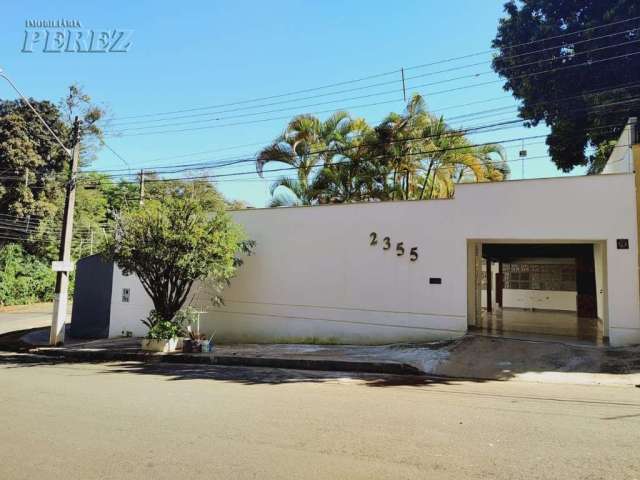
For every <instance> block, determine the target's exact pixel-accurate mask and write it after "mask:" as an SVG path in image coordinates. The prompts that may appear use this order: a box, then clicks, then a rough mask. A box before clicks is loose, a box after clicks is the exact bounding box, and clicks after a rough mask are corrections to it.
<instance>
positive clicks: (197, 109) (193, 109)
mask: <svg viewBox="0 0 640 480" xmlns="http://www.w3.org/2000/svg"><path fill="white" fill-rule="evenodd" d="M638 19H640V16H636V17H631V18H627V19H623V20H618V21H615V22H609V23H607V24H603V25H598V26H594V27H588V28H584V29H579V30H575V31H573V32H567V33H564V34H559V35H554V36H551V37H547V38H542V39H536V40H531V41H528V42H523V43H519V44H515V45H510V46H506V47H503V48H508V49H513V48H519V47H522V46H528V45H533V44H537V43H541V42H546V41H549V40H555V39H558V38H566V37H570V36H572V35H577V34H579V33H586V32H592V31H595V30H600V29H602V28H609V27H612V26H614V25H620V24H623V23H628V22H632V21H635V20H638ZM494 50H495V49H490V50H484V51H481V52H475V53H470V54H466V55H462V56H459V57H450V58H446V59H443V60H439V61H434V62H429V63H424V64H420V65H414V66H410V67H406V68H404V70H405V71H408V70H415V69H421V68H425V67H429V66H434V65H440V64H444V63H449V62H453V61H457V60H463V59H466V58H471V57H474V56H479V55H486V54H489V53H491V52H493V51H494ZM399 72H400V69H395V70H392V71H388V72H383V73H378V74H375V75H369V76H366V77H361V78H358V79H353V80H346V81H342V82H337V83H332V84H327V85H323V86H319V87H313V88H306V89H303V90H296V91H291V92H285V93H281V94H277V95H270V96H265V97H257V98H252V99H248V100H241V101H236V102H230V103H222V104H217V105H208V106H203V107H194V108H189V109H181V110H173V111H165V112H155V113H147V114H137V115H128V116H122V117H119V118H120V119H128V118H143V117H149V116H158V115H171V114H175V113H185V112H194V111H200V110H206V109H211V108H221V107H227V106H234V105H243V104H247V103H254V102H257V101H262V100H271V99H275V98H282V97H287V96H292V95H297V94H301V93H308V92H312V91H317V90H323V89H326V88H332V87H335V86H341V85H348V84H352V83H358V82H361V81H365V80H370V79H374V78H380V77H383V76H388V75H393V74H398V73H399ZM399 81H400V79H398V80H395V81H394V82H399Z"/></svg>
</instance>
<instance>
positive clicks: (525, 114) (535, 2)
mask: <svg viewBox="0 0 640 480" xmlns="http://www.w3.org/2000/svg"><path fill="white" fill-rule="evenodd" d="M505 12H506V16H505V18H503V19H501V20H500V23H499V25H498V32H497V35H496V37H495V39H494V40H493V47H495V48H497V49H498V50H499V53H498V55H497V56H496V57H495V58H494V60H493V68H494V70H495V71H496V72H497V73H498V74H500V75H501V76H502V77H504V78H505V79H506V80H507V81H506V83H505V85H504V88H505V90H508V91H511V92H512V93H513V95H514V97H515V98H517V99H519V100H521V101H522V103H521V106H520V108H519V111H520V116H521V117H522V118H523V119H524V120H526V121H527V123H526V124H527V125H528V126H535V125H538V124H539V123H540V122H544V123H545V124H546V125H548V126H549V127H550V128H551V134H550V135H549V137H548V139H547V145H548V146H549V152H550V154H551V156H552V158H553V161H554V162H555V164H556V165H557V166H558V168H559V169H560V170H562V171H564V172H568V171H571V170H572V169H573V168H574V167H575V166H578V165H588V166H590V171H591V172H596V171H598V169H599V168H601V166H602V164H603V162H602V157H603V156H605V157H606V153H607V152H606V150H604V151H603V148H604V149H608V151H609V152H610V149H611V145H610V144H609V142H610V141H611V140H616V139H617V138H618V136H619V135H620V132H621V131H622V129H623V128H624V126H625V124H626V123H627V119H628V118H629V117H631V116H637V115H638V114H639V113H640V103H638V100H637V98H636V97H637V95H638V92H639V91H640V85H638V83H639V82H640V55H633V56H626V57H625V56H624V55H625V54H630V53H637V52H638V45H639V43H638V41H639V40H640V29H639V22H638V21H637V20H635V21H630V22H622V23H616V24H615V25H609V26H608V24H611V23H614V22H619V21H621V20H625V19H629V18H632V17H637V16H639V15H640V3H639V2H638V1H637V0H616V1H606V0H587V1H584V0H583V1H577V0H522V1H515V0H511V1H509V2H507V3H506V4H505ZM594 27H602V28H594ZM629 30H630V31H629ZM566 34H572V35H566ZM560 35H561V37H559V38H558V36H560ZM554 37H556V38H554ZM545 39H549V40H545ZM538 40H543V41H541V42H538ZM531 42H535V43H531ZM517 45H520V46H517ZM613 57H617V58H613ZM538 72H545V73H538ZM587 147H595V153H593V154H587V153H586V152H588V151H589V150H588V149H587Z"/></svg>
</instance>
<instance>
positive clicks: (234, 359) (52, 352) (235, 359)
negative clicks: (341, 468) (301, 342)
mask: <svg viewBox="0 0 640 480" xmlns="http://www.w3.org/2000/svg"><path fill="white" fill-rule="evenodd" d="M29 353H30V354H33V355H38V356H46V357H50V358H52V359H57V360H64V361H68V362H96V363H100V362H111V361H137V362H147V363H160V362H162V363H181V364H192V365H193V364H198V365H225V366H238V367H239V366H242V367H268V368H286V369H292V370H320V371H333V372H358V373H379V374H389V375H424V372H422V371H421V370H419V369H417V368H415V367H413V366H411V365H408V364H406V363H397V362H359V361H347V360H314V359H303V358H277V357H243V356H236V355H233V356H231V355H222V356H218V355H202V354H200V355H198V354H195V355H194V354H188V353H180V354H175V353H146V352H112V351H102V350H98V351H87V350H72V349H70V350H62V349H54V348H32V349H30V350H29Z"/></svg>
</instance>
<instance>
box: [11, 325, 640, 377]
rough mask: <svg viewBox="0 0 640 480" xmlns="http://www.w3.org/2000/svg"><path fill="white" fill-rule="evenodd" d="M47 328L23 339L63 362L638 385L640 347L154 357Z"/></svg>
mask: <svg viewBox="0 0 640 480" xmlns="http://www.w3.org/2000/svg"><path fill="white" fill-rule="evenodd" d="M47 341H48V329H41V330H35V331H31V332H29V333H27V334H25V335H24V336H22V338H21V342H22V344H23V345H29V346H31V348H27V349H24V350H28V352H29V353H31V354H37V355H45V356H49V357H54V358H58V359H61V360H65V361H118V360H120V361H146V362H171V363H196V364H197V363H200V364H218V365H245V366H259V367H276V368H292V369H304V370H328V371H347V372H368V373H385V374H410V375H416V374H419V375H431V376H439V377H451V378H469V379H479V380H512V379H515V380H525V381H538V382H554V383H574V384H607V385H627V386H628V385H640V346H635V347H625V348H610V347H596V346H586V345H571V344H567V343H562V342H555V341H539V340H522V339H514V338H504V337H486V336H481V335H473V334H470V335H467V336H465V337H463V338H461V339H458V340H455V341H449V342H434V343H427V344H418V345H410V344H397V345H383V346H359V345H299V344H273V345H254V344H251V345H216V347H215V350H214V352H213V353H211V354H209V353H196V354H189V353H169V354H164V353H149V352H144V351H142V350H141V349H140V339H138V338H116V339H101V340H92V341H85V340H74V339H70V338H67V342H66V343H65V345H64V346H63V347H49V346H47V345H46V344H47Z"/></svg>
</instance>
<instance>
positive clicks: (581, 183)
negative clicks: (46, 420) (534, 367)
mask: <svg viewBox="0 0 640 480" xmlns="http://www.w3.org/2000/svg"><path fill="white" fill-rule="evenodd" d="M232 214H233V217H234V219H235V220H236V221H237V222H238V223H240V224H241V225H242V226H243V227H244V229H245V230H246V232H247V234H248V237H249V238H251V239H253V240H255V241H256V242H257V245H256V248H255V254H254V255H252V256H251V257H248V258H246V259H245V264H244V265H243V266H242V267H241V268H240V270H239V271H238V275H237V277H236V278H235V279H234V280H233V281H232V284H231V286H230V287H229V288H228V289H226V290H225V291H224V293H223V296H224V299H225V303H226V305H225V306H224V307H221V308H210V309H209V313H207V314H205V315H203V317H202V322H201V326H202V330H203V331H205V332H207V333H213V332H215V333H216V337H217V338H218V340H219V341H229V342H231V341H233V342H277V341H285V340H286V341H324V342H337V343H391V342H405V341H415V342H417V341H426V340H434V339H442V338H453V337H457V336H460V335H463V334H464V333H465V332H466V331H467V325H468V317H469V315H468V304H469V302H470V301H471V300H470V297H469V293H470V292H469V288H468V285H469V284H470V278H469V274H468V264H469V263H470V262H471V261H472V260H471V259H468V252H469V251H472V249H471V248H469V246H470V245H473V244H475V242H478V243H481V242H482V241H485V242H489V241H491V243H499V242H505V243H507V242H508V243H515V242H526V243H534V242H541V243H552V242H553V243H562V242H567V243H594V244H596V245H597V246H596V253H595V257H596V263H599V265H597V266H596V270H597V271H596V281H597V283H598V289H602V291H603V293H602V294H601V295H600V296H601V297H602V299H601V298H600V296H599V298H598V301H599V303H602V305H599V307H598V313H599V314H601V315H602V318H603V319H604V325H605V335H608V336H609V339H610V342H611V344H612V345H622V344H631V343H640V298H639V285H638V283H639V280H638V260H637V258H638V257H637V255H638V242H637V238H636V205H635V185H634V175H633V174H619V175H598V176H587V177H565V178H551V179H540V180H522V181H509V182H501V183H483V184H462V185H458V186H457V188H456V195H455V198H454V199H451V200H428V201H406V202H385V203H366V204H347V205H331V206H317V207H298V208H273V209H248V210H240V211H235V212H233V213H232ZM372 232H375V233H376V234H377V242H378V243H377V245H375V246H372V245H370V234H371V233H372ZM386 236H389V237H390V243H391V248H390V249H389V250H386V251H385V250H383V249H382V243H383V238H384V237H386ZM618 238H626V239H628V240H629V249H627V250H618V249H617V248H616V239H618ZM398 242H402V243H403V246H404V248H405V252H406V253H405V254H404V255H403V256H397V255H396V244H397V243H398ZM412 247H417V249H418V255H419V257H418V259H417V261H415V262H411V261H410V259H409V251H410V249H411V248H412ZM598 269H600V272H599V273H598ZM430 277H437V278H440V279H441V280H442V283H441V284H430V283H429V278H430ZM113 281H114V284H113V299H112V302H113V303H112V305H111V312H112V316H111V327H110V335H113V336H116V335H120V333H121V331H122V330H123V329H124V330H129V331H132V332H133V333H134V334H142V333H144V329H142V328H141V326H142V325H141V324H140V322H139V319H140V318H143V317H144V316H145V315H146V313H147V312H148V310H149V309H150V308H151V302H150V300H149V299H148V298H147V297H146V294H145V293H144V291H143V290H142V287H141V285H140V283H139V282H138V280H137V279H136V278H135V277H133V276H130V277H123V276H122V275H121V274H120V273H119V272H118V273H117V274H115V275H114V280H113ZM471 285H473V283H471ZM123 287H124V288H129V289H130V302H129V303H122V301H121V300H122V299H121V291H122V288H123ZM471 295H473V293H471ZM574 305H575V303H574Z"/></svg>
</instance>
